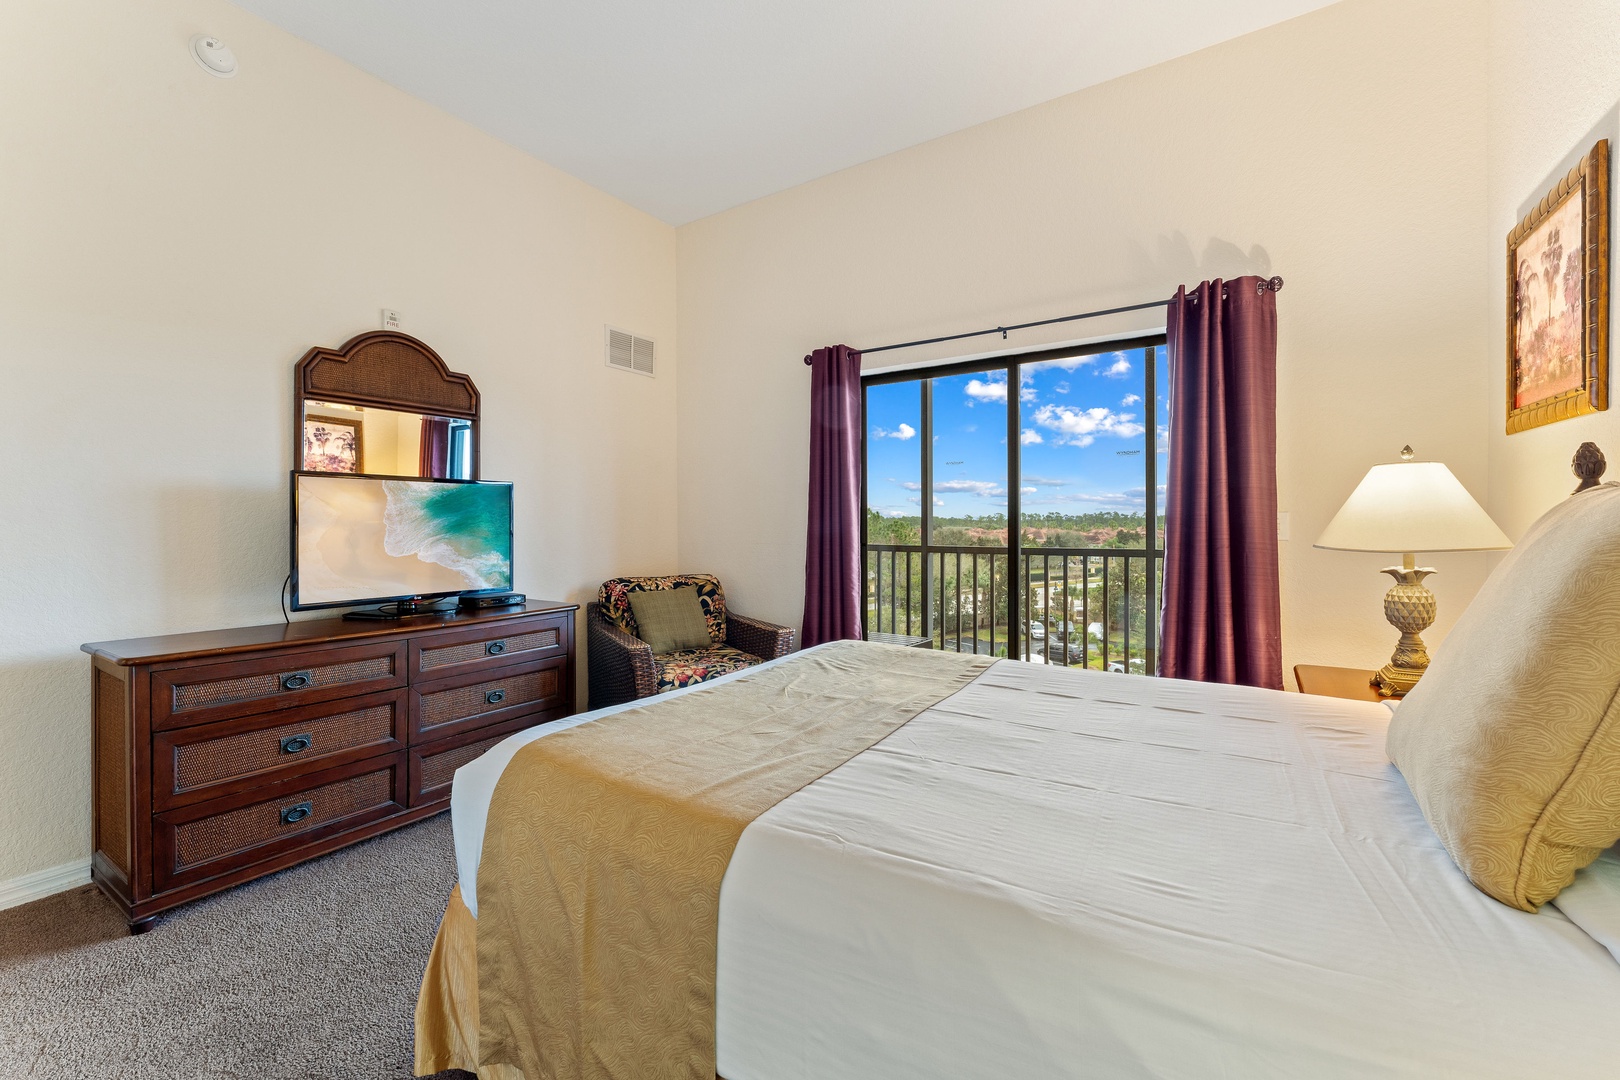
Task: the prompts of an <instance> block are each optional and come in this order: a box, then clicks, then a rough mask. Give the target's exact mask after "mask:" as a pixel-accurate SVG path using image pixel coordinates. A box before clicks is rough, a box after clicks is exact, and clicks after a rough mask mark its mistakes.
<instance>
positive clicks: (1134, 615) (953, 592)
mask: <svg viewBox="0 0 1620 1080" xmlns="http://www.w3.org/2000/svg"><path fill="white" fill-rule="evenodd" d="M1017 562H1018V569H1019V573H1018V575H1017V577H1016V580H1013V579H1011V578H1010V576H1009V574H1008V569H1009V566H1010V563H1011V560H1010V558H1009V555H1008V552H1007V549H1006V548H995V547H935V546H930V547H908V546H900V545H892V544H870V545H868V546H867V548H866V629H867V632H868V633H869V634H873V633H878V634H899V635H904V636H908V637H926V638H929V639H931V640H932V642H933V647H934V648H936V649H948V650H952V651H955V652H972V653H987V654H989V655H991V656H1013V657H1015V658H1017V659H1021V660H1033V661H1034V662H1036V663H1047V664H1061V665H1065V666H1069V667H1090V668H1098V669H1106V670H1113V671H1127V672H1135V673H1141V674H1152V672H1153V670H1154V665H1155V654H1156V652H1157V644H1158V642H1157V634H1158V626H1157V611H1158V582H1159V580H1160V578H1161V576H1162V573H1161V572H1162V569H1163V565H1164V552H1162V551H1149V550H1147V549H1145V548H1046V547H1038V548H1025V549H1023V550H1021V551H1020V552H1019V556H1018V560H1017ZM1009 592H1011V593H1013V594H1015V595H1016V596H1017V597H1018V603H1017V604H1016V605H1014V606H1015V607H1016V609H1017V610H1016V622H1015V623H1014V624H1012V626H1013V627H1014V628H1016V630H1017V631H1018V632H1017V633H1016V634H1014V633H1012V632H1011V631H1010V629H1009V623H1008V614H1007V613H1008V607H1009V605H1008V602H1007V601H1008V595H1009ZM1014 640H1015V641H1016V644H1015V645H1013V644H1012V643H1013V641H1014ZM1010 645H1011V646H1012V647H1009V646H1010Z"/></svg>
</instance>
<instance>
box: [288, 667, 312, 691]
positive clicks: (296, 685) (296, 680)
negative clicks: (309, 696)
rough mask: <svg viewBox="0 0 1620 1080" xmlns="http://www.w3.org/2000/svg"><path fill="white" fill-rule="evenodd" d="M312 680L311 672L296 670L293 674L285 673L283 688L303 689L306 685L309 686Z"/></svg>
mask: <svg viewBox="0 0 1620 1080" xmlns="http://www.w3.org/2000/svg"><path fill="white" fill-rule="evenodd" d="M311 681H312V676H311V675H310V673H309V672H307V671H295V672H293V673H292V674H291V675H283V676H282V677H281V688H282V689H283V690H302V689H303V688H304V687H306V686H308V685H309V684H310V682H311Z"/></svg>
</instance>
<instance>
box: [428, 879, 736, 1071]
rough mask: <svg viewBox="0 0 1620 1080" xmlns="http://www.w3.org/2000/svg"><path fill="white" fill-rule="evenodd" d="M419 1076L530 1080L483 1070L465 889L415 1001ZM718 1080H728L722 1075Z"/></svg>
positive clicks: (453, 903)
mask: <svg viewBox="0 0 1620 1080" xmlns="http://www.w3.org/2000/svg"><path fill="white" fill-rule="evenodd" d="M415 1067H416V1075H417V1076H432V1075H433V1074H434V1073H441V1072H444V1071H446V1070H448V1069H461V1070H462V1071H463V1072H470V1073H473V1074H475V1075H476V1076H477V1077H478V1078H479V1080H525V1078H524V1076H523V1073H522V1072H521V1071H519V1070H518V1069H515V1068H513V1067H512V1066H510V1065H486V1066H484V1068H483V1071H482V1072H480V1071H479V1068H478V920H477V919H475V918H473V914H472V912H470V911H468V910H467V905H466V904H464V903H462V902H461V886H460V885H457V886H455V887H454V888H453V889H451V890H450V902H449V903H448V904H446V905H445V907H444V918H443V919H442V920H441V921H440V922H439V935H438V936H437V937H436V938H434V939H433V951H432V952H431V953H429V954H428V962H427V970H426V971H425V972H423V973H422V992H421V994H420V995H418V996H417V999H416V1066H415ZM715 1080H723V1078H722V1077H720V1076H719V1075H718V1074H716V1076H715Z"/></svg>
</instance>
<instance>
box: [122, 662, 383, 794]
mask: <svg viewBox="0 0 1620 1080" xmlns="http://www.w3.org/2000/svg"><path fill="white" fill-rule="evenodd" d="M409 716H410V696H409V691H407V690H404V689H400V690H385V691H383V692H382V693H379V694H366V695H363V696H361V697H357V698H340V699H338V700H336V701H326V702H321V703H320V704H317V705H306V706H303V707H302V708H297V709H278V710H276V711H275V712H272V713H262V714H260V715H258V716H246V717H243V718H241V719H239V720H220V721H216V722H214V723H212V724H194V725H192V726H190V727H183V728H175V729H173V730H170V731H162V732H158V733H157V734H155V735H153V737H152V801H153V803H154V805H155V806H156V807H157V808H158V809H159V810H167V809H169V808H171V807H175V806H181V805H184V804H186V803H193V802H200V801H201V800H203V799H211V798H215V797H217V796H219V795H228V794H230V793H232V792H235V791H241V790H244V789H246V788H249V787H254V786H257V785H260V784H265V783H272V782H274V781H277V780H281V779H285V778H287V777H288V776H290V775H293V774H297V773H309V772H312V771H314V770H316V769H322V768H330V767H331V766H334V765H342V764H344V763H346V762H349V761H358V760H359V759H360V758H364V757H375V756H376V755H378V754H383V753H388V752H391V751H396V750H403V749H405V731H406V727H407V723H408V720H409Z"/></svg>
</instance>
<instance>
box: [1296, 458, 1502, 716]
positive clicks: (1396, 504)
mask: <svg viewBox="0 0 1620 1080" xmlns="http://www.w3.org/2000/svg"><path fill="white" fill-rule="evenodd" d="M1412 456H1413V455H1412V448H1411V447H1410V446H1406V447H1402V448H1401V460H1400V461H1397V462H1392V463H1391V464H1388V465H1374V466H1373V467H1372V468H1371V469H1369V470H1368V471H1367V475H1366V476H1365V477H1364V478H1363V479H1362V481H1361V483H1360V484H1358V485H1357V486H1356V490H1354V491H1352V492H1351V493H1350V498H1348V499H1346V500H1345V503H1344V505H1343V506H1341V507H1340V508H1339V512H1338V513H1337V514H1335V515H1334V516H1333V520H1332V521H1330V522H1328V527H1327V528H1326V529H1324V530H1322V535H1321V538H1320V539H1318V540H1317V541H1316V546H1317V547H1319V548H1329V549H1332V550H1334V551H1388V552H1392V553H1393V552H1400V554H1401V565H1400V566H1386V567H1384V569H1383V572H1384V573H1386V574H1388V575H1390V576H1391V577H1393V578H1394V579H1395V586H1394V588H1392V589H1390V590H1389V592H1387V593H1385V594H1384V617H1385V618H1387V619H1388V620H1389V621H1390V624H1391V625H1392V626H1394V627H1395V629H1397V630H1399V631H1400V632H1401V640H1400V643H1399V644H1397V645H1396V646H1395V655H1394V656H1392V657H1390V660H1389V663H1387V664H1385V665H1384V666H1383V667H1382V668H1380V669H1379V671H1378V674H1377V676H1376V677H1375V678H1374V679H1373V685H1374V686H1376V687H1377V688H1378V692H1379V693H1380V694H1382V695H1383V696H1384V697H1401V696H1403V695H1404V694H1405V693H1406V692H1407V691H1408V690H1410V689H1412V687H1414V686H1416V685H1417V681H1418V679H1420V678H1422V677H1423V671H1424V669H1425V668H1427V667H1428V666H1429V652H1428V650H1427V649H1426V648H1424V645H1423V639H1422V638H1421V637H1419V636H1418V635H1419V634H1421V633H1422V632H1423V631H1424V630H1427V629H1428V628H1429V627H1430V626H1431V625H1432V624H1433V623H1434V617H1435V614H1436V612H1437V610H1438V609H1437V607H1436V605H1435V600H1434V593H1432V592H1430V591H1429V587H1428V586H1427V585H1425V584H1423V579H1424V578H1426V577H1428V576H1429V575H1430V574H1432V573H1434V570H1433V568H1432V567H1426V566H1418V565H1417V559H1416V557H1415V555H1414V553H1415V552H1419V551H1492V550H1499V549H1501V548H1509V547H1512V546H1513V542H1512V541H1511V540H1509V539H1508V538H1507V536H1506V534H1504V533H1503V532H1502V530H1501V529H1499V528H1497V527H1496V522H1494V521H1492V520H1491V518H1490V515H1489V514H1487V513H1485V510H1484V508H1483V507H1481V506H1480V505H1479V503H1477V502H1475V501H1474V497H1473V496H1472V495H1470V494H1468V489H1467V488H1465V487H1463V486H1462V484H1461V483H1460V482H1459V481H1458V480H1457V478H1456V477H1455V476H1453V475H1451V470H1450V469H1448V468H1446V467H1445V465H1444V464H1442V463H1441V462H1438V461H1413V460H1412Z"/></svg>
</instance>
